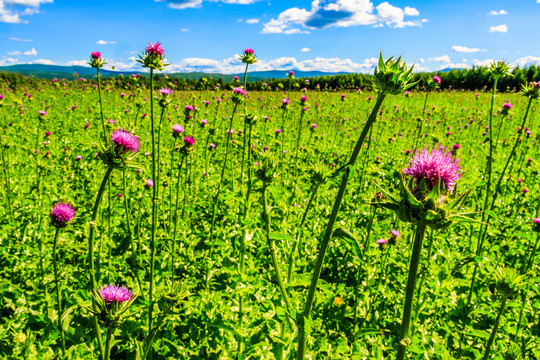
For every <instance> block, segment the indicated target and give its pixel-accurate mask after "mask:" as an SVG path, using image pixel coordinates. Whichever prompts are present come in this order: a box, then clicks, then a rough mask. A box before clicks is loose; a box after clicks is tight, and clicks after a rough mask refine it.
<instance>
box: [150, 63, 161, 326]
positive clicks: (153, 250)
mask: <svg viewBox="0 0 540 360" xmlns="http://www.w3.org/2000/svg"><path fill="white" fill-rule="evenodd" d="M150 133H151V136H152V180H154V186H153V187H152V235H151V238H150V289H149V292H148V300H149V304H148V332H149V333H150V332H151V331H152V311H153V308H154V262H155V256H156V227H157V203H158V187H159V184H158V182H157V181H156V180H157V178H156V137H155V129H154V69H152V68H150Z"/></svg>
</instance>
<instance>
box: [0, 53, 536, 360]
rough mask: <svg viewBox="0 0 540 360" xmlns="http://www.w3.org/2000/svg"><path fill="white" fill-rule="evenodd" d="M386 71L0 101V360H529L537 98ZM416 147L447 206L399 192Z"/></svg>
mask: <svg viewBox="0 0 540 360" xmlns="http://www.w3.org/2000/svg"><path fill="white" fill-rule="evenodd" d="M151 50H152V49H150V50H148V48H147V50H146V51H145V53H144V54H143V55H144V56H143V57H142V58H141V60H142V61H143V62H144V61H146V62H145V63H143V65H145V66H146V67H149V68H150V69H151V70H152V71H153V73H154V74H157V72H158V70H160V66H161V65H164V64H162V63H160V62H159V61H160V57H159V56H157V55H156V56H154V57H152V56H153V53H152V51H151ZM247 50H249V49H246V51H247ZM246 54H247V55H246ZM158 55H160V54H159V53H158ZM249 55H250V53H249V51H247V53H244V58H243V60H246V61H244V62H245V63H246V73H247V76H248V77H249V72H248V66H249V64H250V61H251V60H253V61H254V60H255V58H250V57H249ZM160 56H161V55H160ZM246 56H247V57H246ZM99 59H100V58H97V56H94V57H93V58H92V59H91V62H92V61H94V63H93V64H94V65H99V62H97V63H96V62H95V61H97V60H99ZM161 60H162V59H161ZM396 60H397V62H396ZM381 64H382V67H383V69H381ZM384 64H386V65H384ZM395 64H397V65H399V66H402V65H403V64H402V63H400V60H399V59H390V60H388V61H387V62H386V63H384V62H383V63H380V64H379V67H378V70H379V72H381V71H382V70H384V68H385V67H386V71H382V73H385V74H391V75H392V72H394V75H395V74H398V75H400V76H401V77H396V76H394V77H392V76H390V77H385V76H380V77H379V78H377V77H376V76H377V73H376V74H375V75H376V76H375V82H377V79H379V80H378V81H379V82H378V86H377V87H376V88H375V89H374V90H372V91H366V90H363V89H355V90H348V91H336V90H334V91H325V90H318V91H317V90H310V91H307V90H306V91H302V90H301V89H302V87H303V86H302V85H303V84H302V83H300V80H298V79H295V78H294V76H292V75H291V76H290V78H289V83H290V84H293V89H294V88H297V89H299V91H292V92H291V91H290V88H287V87H285V88H283V89H272V88H269V89H267V90H266V91H250V84H249V82H247V83H246V82H245V81H243V80H244V79H239V80H237V81H235V82H234V83H232V84H228V85H226V86H225V87H223V88H215V87H214V88H210V89H208V90H205V91H199V90H190V89H187V90H186V89H184V88H179V87H178V86H177V85H176V84H175V80H174V79H167V77H164V76H163V75H161V74H159V75H156V77H158V78H159V84H161V85H160V87H157V86H154V84H153V82H152V84H151V85H150V86H147V85H141V84H140V83H138V81H137V78H136V77H133V78H132V81H130V82H129V83H128V84H126V83H125V82H122V84H124V85H123V86H121V87H120V86H117V83H116V82H115V79H114V78H110V79H101V82H100V83H99V84H98V82H97V80H98V79H97V78H94V79H90V80H85V79H79V78H75V79H73V80H71V81H64V80H60V81H58V80H42V81H37V83H36V84H35V85H34V86H32V87H28V86H25V85H24V84H18V86H17V88H12V87H11V86H10V83H9V82H7V81H4V82H3V83H0V94H1V95H2V97H1V98H0V105H1V107H0V121H1V127H2V136H1V150H2V153H1V156H2V157H1V161H2V174H1V175H2V188H3V190H2V192H1V198H0V201H1V203H2V207H1V212H2V216H1V218H0V241H1V245H2V246H1V247H0V274H1V277H0V357H1V358H5V359H19V358H24V359H58V358H66V359H109V358H110V359H288V358H298V359H304V358H311V359H394V358H411V359H460V358H463V359H467V358H472V359H481V358H483V359H540V341H539V336H540V314H539V309H540V286H539V284H540V277H539V276H538V270H539V267H540V263H539V260H538V256H536V254H535V253H536V252H537V250H538V240H539V234H540V232H539V231H540V219H538V217H539V215H538V209H539V208H540V197H539V195H538V194H539V192H540V181H538V170H539V165H538V161H539V159H540V147H539V146H538V141H539V135H538V128H537V126H535V122H536V123H537V119H536V118H537V116H538V114H537V112H538V110H537V109H538V103H537V102H535V100H536V98H537V97H538V87H535V86H534V84H533V85H532V86H529V87H527V88H525V93H523V92H504V93H500V92H492V91H491V90H490V89H486V90H485V91H476V92H471V91H461V90H457V89H454V90H440V89H439V86H438V84H437V81H435V80H432V81H430V82H428V83H427V84H417V85H416V86H412V87H410V88H406V82H407V78H406V72H405V69H404V68H403V67H399V66H398V67H393V65H395ZM96 67H97V68H99V66H96ZM165 70H166V67H165ZM496 70H497V69H494V71H493V73H494V76H493V78H494V79H495V78H497V76H499V77H501V78H503V77H504V76H506V74H504V73H501V74H499V75H498V74H497V73H496ZM499 70H500V69H499ZM154 71H155V72H154ZM379 74H380V73H379ZM381 79H383V80H381ZM384 79H386V80H384ZM396 79H397V80H396ZM155 81H156V82H158V79H156V80H155ZM302 81H304V80H302ZM382 81H387V83H382ZM400 81H401V82H402V83H401V84H400V83H399V82H400ZM295 83H296V84H298V85H297V86H294V84H295ZM410 85H412V83H411V84H410ZM420 85H422V86H420ZM161 86H163V87H161ZM384 86H387V87H384ZM391 86H397V88H392V89H390V88H389V87H391ZM152 90H153V92H152ZM246 90H247V92H246ZM402 90H403V91H402ZM518 90H519V89H518ZM382 93H384V95H385V96H384V97H381V96H380V95H381V94H382ZM504 104H511V105H504ZM101 108H102V110H101ZM362 136H364V138H365V141H363V142H362V143H360V142H359V139H362ZM119 139H120V140H119ZM441 146H442V148H441ZM426 149H429V151H430V153H431V154H432V155H433V154H434V153H435V152H437V151H438V152H439V154H440V155H441V156H443V157H444V156H446V158H445V159H448V160H444V161H448V162H450V160H449V159H450V157H452V164H453V165H456V164H457V165H456V166H458V167H459V169H460V170H459V174H460V175H456V177H455V180H456V181H455V182H456V184H455V186H448V183H443V180H444V179H442V178H441V174H442V172H443V170H441V172H440V173H439V174H435V175H436V176H435V177H437V176H438V178H437V181H436V182H435V183H428V182H427V181H415V180H418V179H417V178H415V179H414V180H411V177H410V176H408V175H407V172H406V171H404V169H405V168H408V167H411V166H412V165H411V159H413V158H414V156H415V154H417V155H418V154H422V153H424V152H425V151H426ZM457 159H459V161H457ZM456 161H457V162H456ZM447 165H448V164H447ZM444 171H446V170H444ZM454 175H455V174H454ZM426 186H427V189H426V188H425V187H426ZM336 199H338V200H339V202H338V201H336ZM453 199H457V200H458V201H457V202H451V200H453ZM390 200H395V201H393V202H392V201H390ZM58 204H64V205H66V204H67V205H69V207H70V208H71V209H73V210H74V216H73V213H70V212H69V209H68V210H67V212H66V208H64V209H61V208H59V209H56V211H60V213H61V215H62V216H64V217H62V216H60V217H59V216H58V212H54V211H53V209H55V208H56V206H58ZM62 211H63V212H62ZM329 223H331V224H332V225H333V226H332V227H329ZM415 263H416V266H417V270H415V269H414V266H412V265H411V264H415ZM411 274H413V275H411ZM413 280H414V281H413ZM411 289H412V291H411ZM407 309H408V310H407ZM404 313H405V314H406V313H408V317H409V319H407V316H405V314H404ZM404 321H405V322H406V325H404Z"/></svg>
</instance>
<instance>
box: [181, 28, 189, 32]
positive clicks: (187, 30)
mask: <svg viewBox="0 0 540 360" xmlns="http://www.w3.org/2000/svg"><path fill="white" fill-rule="evenodd" d="M181 31H182V32H189V29H186V28H182V30H181Z"/></svg>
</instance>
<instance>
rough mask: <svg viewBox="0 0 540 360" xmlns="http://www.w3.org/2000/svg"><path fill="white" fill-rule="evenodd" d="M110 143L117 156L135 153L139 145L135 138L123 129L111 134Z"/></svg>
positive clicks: (137, 139)
mask: <svg viewBox="0 0 540 360" xmlns="http://www.w3.org/2000/svg"><path fill="white" fill-rule="evenodd" d="M111 143H112V144H113V147H114V150H115V152H116V154H117V155H119V156H121V155H123V154H125V153H127V152H133V153H136V152H137V151H139V147H140V145H141V144H140V140H139V138H138V137H137V136H135V135H133V134H132V133H130V132H129V131H126V130H124V129H118V130H116V131H115V132H113V133H111Z"/></svg>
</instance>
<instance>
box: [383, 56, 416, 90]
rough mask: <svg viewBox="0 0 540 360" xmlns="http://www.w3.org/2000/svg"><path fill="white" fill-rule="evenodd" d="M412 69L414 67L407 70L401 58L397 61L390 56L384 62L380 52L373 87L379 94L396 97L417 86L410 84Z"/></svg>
mask: <svg viewBox="0 0 540 360" xmlns="http://www.w3.org/2000/svg"><path fill="white" fill-rule="evenodd" d="M413 68H414V65H413V66H411V68H410V69H409V70H407V63H406V62H405V61H402V60H401V56H400V57H399V58H397V59H394V57H393V56H392V57H390V58H389V59H388V60H386V61H384V59H383V56H382V52H381V54H380V56H379V64H378V66H377V67H376V68H375V72H374V76H373V85H374V87H375V88H376V89H377V91H378V92H379V93H381V94H393V95H398V94H400V93H402V92H404V91H406V90H408V89H410V88H412V87H413V86H414V85H416V84H417V82H414V83H411V80H412V70H413Z"/></svg>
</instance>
